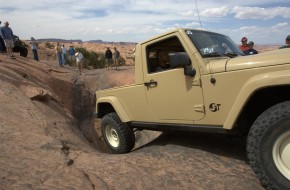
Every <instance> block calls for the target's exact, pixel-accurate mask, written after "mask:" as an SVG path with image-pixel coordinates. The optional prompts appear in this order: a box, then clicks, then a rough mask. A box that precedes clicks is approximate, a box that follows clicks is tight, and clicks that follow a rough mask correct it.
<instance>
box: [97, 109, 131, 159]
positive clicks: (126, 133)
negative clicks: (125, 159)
mask: <svg viewBox="0 0 290 190" xmlns="http://www.w3.org/2000/svg"><path fill="white" fill-rule="evenodd" d="M101 132H102V136H103V138H104V140H105V142H106V144H107V146H108V147H109V148H110V150H111V151H112V153H115V154H122V153H127V152H130V151H131V150H132V149H133V148H134V146H135V135H134V132H133V129H132V128H130V127H129V126H128V125H127V124H126V123H123V122H122V121H121V120H120V118H119V117H118V115H117V114H116V113H109V114H107V115H105V116H104V117H103V118H102V121H101Z"/></svg>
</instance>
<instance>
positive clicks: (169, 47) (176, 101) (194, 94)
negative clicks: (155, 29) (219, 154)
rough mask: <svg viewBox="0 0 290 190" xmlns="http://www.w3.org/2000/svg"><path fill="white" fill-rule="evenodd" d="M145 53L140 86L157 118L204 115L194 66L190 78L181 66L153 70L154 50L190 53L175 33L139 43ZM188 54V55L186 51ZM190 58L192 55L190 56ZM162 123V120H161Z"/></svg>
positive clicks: (197, 76)
mask: <svg viewBox="0 0 290 190" xmlns="http://www.w3.org/2000/svg"><path fill="white" fill-rule="evenodd" d="M143 47H144V49H143V50H142V52H143V55H145V54H146V56H147V58H146V60H144V61H146V64H143V66H144V68H143V71H144V81H145V83H144V85H145V87H146V88H145V91H146V96H147V100H148V106H149V108H150V109H151V111H152V113H154V114H155V115H156V116H157V117H158V118H159V119H160V120H170V121H167V122H172V123H177V122H180V120H184V121H185V120H187V121H188V122H187V123H192V122H193V120H200V119H202V118H203V117H204V105H203V94H202V88H201V84H200V72H199V70H198V67H197V65H195V63H194V61H191V63H192V66H193V67H194V68H195V69H196V75H195V76H194V77H191V76H186V75H185V74H184V68H166V69H163V70H162V69H156V68H157V67H158V55H157V54H158V52H159V51H160V50H162V51H167V52H168V53H172V52H190V50H189V48H188V47H187V46H186V45H185V44H183V43H182V40H181V37H180V36H179V35H178V33H174V34H172V35H170V36H165V37H162V39H160V38H159V39H156V40H153V41H150V43H148V44H147V45H144V46H143ZM188 55H190V54H188ZM191 59H192V58H191ZM167 66H168V65H167ZM163 122H164V121H163Z"/></svg>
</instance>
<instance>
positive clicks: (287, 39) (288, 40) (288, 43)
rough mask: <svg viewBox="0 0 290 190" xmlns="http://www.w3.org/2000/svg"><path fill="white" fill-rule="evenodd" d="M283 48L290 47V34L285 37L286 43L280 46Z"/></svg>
mask: <svg viewBox="0 0 290 190" xmlns="http://www.w3.org/2000/svg"><path fill="white" fill-rule="evenodd" d="M283 48H290V35H288V36H287V37H286V39H285V45H284V46H281V47H279V49H283Z"/></svg>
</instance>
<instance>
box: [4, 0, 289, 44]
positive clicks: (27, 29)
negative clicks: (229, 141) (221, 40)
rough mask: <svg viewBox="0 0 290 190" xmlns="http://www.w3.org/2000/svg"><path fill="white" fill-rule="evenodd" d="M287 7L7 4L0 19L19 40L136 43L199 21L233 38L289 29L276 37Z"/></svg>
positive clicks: (121, 0)
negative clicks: (7, 23) (52, 39)
mask: <svg viewBox="0 0 290 190" xmlns="http://www.w3.org/2000/svg"><path fill="white" fill-rule="evenodd" d="M195 2H197V6H198V9H197V7H196V4H195ZM271 3H275V6H276V7H270V5H271ZM279 3H281V6H280V7H279ZM266 5H267V6H268V7H269V8H263V7H266ZM287 5H289V6H287ZM252 6H255V7H252ZM289 7H290V3H288V4H287V3H285V0H252V1H250V2H245V1H240V0H219V1H215V0H203V1H201V0H196V1H192V0H163V1H160V0H114V1H108V0H98V1H95V0H83V1H77V0H50V1H39V0H25V1H19V0H9V1H7V2H5V4H2V5H1V7H0V15H1V19H2V21H4V20H8V21H9V22H10V26H11V27H12V29H13V31H14V33H15V34H17V35H19V36H20V37H21V38H24V39H28V38H30V37H31V36H34V37H36V38H50V37H53V38H64V39H82V40H92V39H102V40H107V41H134V42H138V41H143V40H145V39H147V38H148V37H151V36H153V35H155V34H157V33H160V32H163V31H166V30H169V29H171V28H174V27H188V28H200V25H199V16H200V19H201V21H202V24H203V27H204V28H205V27H206V28H210V29H211V30H213V31H218V30H221V29H224V30H223V31H225V32H228V31H233V32H232V33H234V32H236V36H238V38H239V37H240V35H242V34H243V33H246V34H247V31H246V30H247V29H248V30H251V31H256V32H257V33H260V32H263V31H267V30H270V31H272V32H273V31H275V32H276V33H275V34H276V35H277V36H278V35H284V34H285V33H286V32H288V33H289V31H290V30H286V31H284V33H281V32H279V31H278V27H280V28H283V27H284V30H285V28H286V29H289V26H287V24H288V23H287V22H288V21H287V19H289V18H290V13H289V9H290V8H289ZM197 10H199V12H200V15H198V14H197ZM266 19H267V23H266V22H265V20H266ZM285 23H286V24H285ZM252 25H256V27H257V28H255V27H251V26H252ZM265 25H267V26H265ZM274 26H276V30H274ZM259 28H262V30H259ZM227 30H228V31H227ZM229 34H231V33H230V32H229ZM272 35H273V34H272ZM270 36H271V35H270ZM257 39H259V38H258V35H257Z"/></svg>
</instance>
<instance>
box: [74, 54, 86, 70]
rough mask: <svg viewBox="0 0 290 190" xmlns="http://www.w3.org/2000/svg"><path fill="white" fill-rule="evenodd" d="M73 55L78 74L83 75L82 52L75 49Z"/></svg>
mask: <svg viewBox="0 0 290 190" xmlns="http://www.w3.org/2000/svg"><path fill="white" fill-rule="evenodd" d="M75 56H76V62H77V65H78V69H79V71H80V75H84V73H83V69H84V56H83V54H82V53H81V52H80V51H79V50H77V51H76V54H75Z"/></svg>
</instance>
